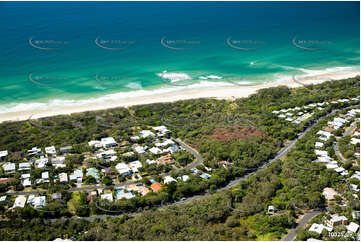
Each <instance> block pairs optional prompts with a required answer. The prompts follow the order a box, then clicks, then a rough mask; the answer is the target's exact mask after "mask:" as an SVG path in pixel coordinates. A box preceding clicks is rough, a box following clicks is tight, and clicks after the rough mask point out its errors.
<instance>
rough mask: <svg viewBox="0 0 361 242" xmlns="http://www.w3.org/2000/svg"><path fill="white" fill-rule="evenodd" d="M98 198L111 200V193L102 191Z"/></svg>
mask: <svg viewBox="0 0 361 242" xmlns="http://www.w3.org/2000/svg"><path fill="white" fill-rule="evenodd" d="M100 198H101V199H105V200H108V201H109V202H113V194H111V193H104V194H102V195H101V196H100Z"/></svg>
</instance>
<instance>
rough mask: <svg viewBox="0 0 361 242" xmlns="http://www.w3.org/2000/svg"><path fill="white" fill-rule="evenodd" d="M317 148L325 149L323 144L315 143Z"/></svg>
mask: <svg viewBox="0 0 361 242" xmlns="http://www.w3.org/2000/svg"><path fill="white" fill-rule="evenodd" d="M315 147H316V148H322V147H323V143H321V142H316V143H315Z"/></svg>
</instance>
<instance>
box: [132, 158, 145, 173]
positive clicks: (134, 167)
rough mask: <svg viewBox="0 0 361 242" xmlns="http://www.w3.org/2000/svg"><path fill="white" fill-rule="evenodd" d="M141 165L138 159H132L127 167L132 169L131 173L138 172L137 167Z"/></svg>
mask: <svg viewBox="0 0 361 242" xmlns="http://www.w3.org/2000/svg"><path fill="white" fill-rule="evenodd" d="M142 166H143V165H142V163H140V161H139V160H136V161H132V162H130V163H129V167H130V168H131V169H132V171H133V173H136V172H138V169H139V168H141V167H142Z"/></svg>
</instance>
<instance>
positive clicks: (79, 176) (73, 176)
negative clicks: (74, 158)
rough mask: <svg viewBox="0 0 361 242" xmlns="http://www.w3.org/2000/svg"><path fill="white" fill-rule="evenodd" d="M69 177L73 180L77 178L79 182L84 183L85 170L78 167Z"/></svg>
mask: <svg viewBox="0 0 361 242" xmlns="http://www.w3.org/2000/svg"><path fill="white" fill-rule="evenodd" d="M69 179H70V180H71V181H72V180H76V181H77V183H82V181H83V170H82V169H81V168H78V169H76V170H75V171H74V174H71V175H70V176H69Z"/></svg>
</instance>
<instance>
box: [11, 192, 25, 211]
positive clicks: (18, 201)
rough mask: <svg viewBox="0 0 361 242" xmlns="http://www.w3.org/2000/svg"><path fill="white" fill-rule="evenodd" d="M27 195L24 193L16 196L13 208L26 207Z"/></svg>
mask: <svg viewBox="0 0 361 242" xmlns="http://www.w3.org/2000/svg"><path fill="white" fill-rule="evenodd" d="M25 203H26V197H25V196H24V195H19V196H17V197H16V198H15V202H14V205H13V207H12V208H23V207H25Z"/></svg>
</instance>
